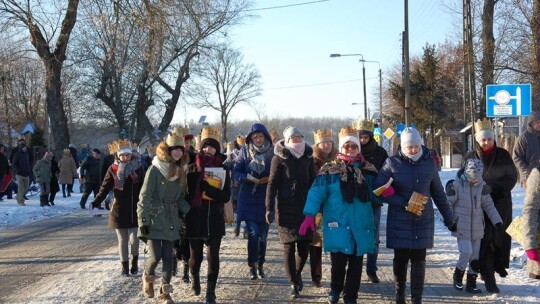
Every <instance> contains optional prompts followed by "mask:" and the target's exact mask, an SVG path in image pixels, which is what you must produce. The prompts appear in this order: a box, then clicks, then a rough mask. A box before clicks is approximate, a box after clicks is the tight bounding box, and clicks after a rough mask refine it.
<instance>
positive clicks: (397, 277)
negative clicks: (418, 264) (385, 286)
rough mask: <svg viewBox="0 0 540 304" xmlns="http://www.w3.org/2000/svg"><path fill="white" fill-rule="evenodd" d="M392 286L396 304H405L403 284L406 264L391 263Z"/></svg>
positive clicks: (405, 278) (405, 277)
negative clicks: (394, 290)
mask: <svg viewBox="0 0 540 304" xmlns="http://www.w3.org/2000/svg"><path fill="white" fill-rule="evenodd" d="M392 266H393V270H394V284H395V288H396V304H405V282H407V267H408V266H409V265H408V262H404V263H401V262H396V261H394V263H393V265H392Z"/></svg>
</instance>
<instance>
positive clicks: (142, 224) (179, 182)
mask: <svg viewBox="0 0 540 304" xmlns="http://www.w3.org/2000/svg"><path fill="white" fill-rule="evenodd" d="M188 162H189V156H188V155H187V154H186V153H184V136H183V134H182V133H181V131H180V130H178V129H174V130H173V132H172V133H171V134H169V135H168V136H167V139H166V140H165V141H162V142H161V143H159V145H158V147H157V149H156V156H155V157H154V159H153V160H152V165H151V166H150V167H149V168H148V171H147V172H146V176H145V178H144V184H143V186H142V188H141V193H140V195H139V202H138V203H137V221H138V225H139V238H141V239H142V240H143V241H145V242H147V245H148V247H149V257H148V261H147V262H146V265H145V268H144V273H143V276H142V280H143V294H144V296H145V297H147V298H153V297H154V282H155V281H156V274H155V270H156V267H157V265H158V263H159V261H160V260H162V261H163V265H162V272H161V286H160V287H159V300H160V303H167V304H169V303H174V301H173V300H172V299H171V295H170V294H171V293H172V291H173V287H172V285H171V277H172V270H173V242H174V241H175V240H178V239H179V238H180V234H179V231H180V224H181V223H180V221H181V219H180V217H181V214H186V213H187V212H188V211H189V204H188V203H187V202H186V200H185V199H184V196H185V193H186V171H185V166H187V164H188Z"/></svg>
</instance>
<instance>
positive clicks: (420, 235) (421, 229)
mask: <svg viewBox="0 0 540 304" xmlns="http://www.w3.org/2000/svg"><path fill="white" fill-rule="evenodd" d="M390 177H392V178H393V179H394V181H393V183H392V186H393V187H394V190H395V194H394V195H391V196H388V197H386V198H384V201H385V202H386V203H388V218H387V221H386V247H388V248H394V249H426V248H432V247H433V236H434V229H435V213H434V208H433V202H435V205H436V206H437V208H438V209H439V212H440V213H441V215H442V216H443V218H444V223H445V225H446V226H447V227H450V226H451V225H452V224H453V222H454V221H453V215H452V209H451V207H450V205H449V204H448V201H447V200H446V195H445V193H444V188H443V186H442V184H441V179H440V177H439V173H438V172H437V166H436V165H435V161H434V160H433V158H431V156H430V153H429V150H428V149H427V148H426V147H424V146H422V156H421V157H420V159H419V160H418V161H416V162H415V161H413V160H411V159H410V158H408V157H406V156H404V155H403V154H402V153H401V151H400V150H398V153H396V155H394V156H392V157H390V158H388V159H386V162H385V163H384V165H383V167H382V168H381V170H380V171H379V174H378V175H377V178H376V180H375V185H374V188H377V187H380V186H382V185H384V184H385V183H386V182H387V181H388V180H389V179H390ZM413 192H418V193H421V194H423V195H426V196H427V197H428V202H427V203H426V205H425V210H424V211H423V212H422V215H420V216H417V215H415V214H413V213H410V212H408V211H407V210H405V206H406V204H407V202H408V201H409V198H410V197H411V195H412V193H413Z"/></svg>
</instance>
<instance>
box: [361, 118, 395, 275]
mask: <svg viewBox="0 0 540 304" xmlns="http://www.w3.org/2000/svg"><path fill="white" fill-rule="evenodd" d="M371 130H373V128H369V127H362V128H361V129H360V130H358V135H359V139H360V146H361V149H360V153H362V156H363V157H364V159H365V160H366V161H367V162H369V163H371V164H373V165H374V166H375V168H376V169H377V171H379V170H380V169H381V168H382V166H383V164H384V161H385V160H386V159H387V158H388V153H387V152H386V150H385V149H383V148H382V147H381V146H379V144H377V142H376V141H375V138H374V137H373V132H372V131H371ZM371 206H373V223H374V225H375V252H374V253H368V254H367V260H366V273H367V276H368V279H369V281H370V282H371V283H379V282H380V280H379V277H378V276H377V257H378V256H379V243H380V242H381V241H380V239H379V236H380V232H379V226H380V223H381V207H382V202H381V201H372V202H371Z"/></svg>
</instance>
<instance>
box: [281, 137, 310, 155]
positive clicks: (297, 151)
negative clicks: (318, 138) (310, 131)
mask: <svg viewBox="0 0 540 304" xmlns="http://www.w3.org/2000/svg"><path fill="white" fill-rule="evenodd" d="M285 148H286V149H287V150H289V152H291V154H292V155H293V156H294V157H296V158H300V157H302V155H304V152H305V151H306V142H305V141H303V140H302V141H301V142H299V143H292V142H291V143H285Z"/></svg>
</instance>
